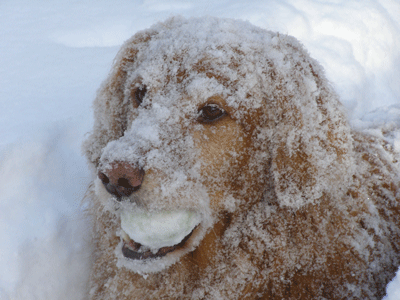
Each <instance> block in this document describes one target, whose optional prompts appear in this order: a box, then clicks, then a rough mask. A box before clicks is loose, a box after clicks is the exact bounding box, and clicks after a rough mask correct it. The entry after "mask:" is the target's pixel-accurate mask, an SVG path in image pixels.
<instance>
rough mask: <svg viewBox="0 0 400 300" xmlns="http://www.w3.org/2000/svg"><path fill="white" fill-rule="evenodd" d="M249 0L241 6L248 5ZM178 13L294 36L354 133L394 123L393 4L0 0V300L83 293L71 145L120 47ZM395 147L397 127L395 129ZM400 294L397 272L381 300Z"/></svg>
mask: <svg viewBox="0 0 400 300" xmlns="http://www.w3.org/2000/svg"><path fill="white" fill-rule="evenodd" d="M246 2H247V3H246ZM174 14H181V15H183V16H186V17H189V16H201V15H213V16H219V17H231V18H240V19H245V20H249V21H250V22H252V23H253V24H256V25H258V26H260V27H264V28H268V29H271V30H277V31H280V32H282V33H289V34H291V35H294V36H295V37H297V38H298V39H300V40H301V41H302V42H303V43H304V44H305V46H306V47H307V48H308V49H309V51H310V53H311V55H312V56H313V57H315V58H317V59H318V60H319V61H320V62H321V63H322V65H323V66H324V67H325V69H326V72H327V75H328V78H329V79H330V80H331V81H332V82H333V83H334V85H335V86H336V88H337V90H338V92H339V94H340V96H341V98H342V101H343V103H344V104H345V106H346V108H347V109H348V116H349V120H350V121H351V124H352V125H353V126H354V127H356V128H359V129H363V128H368V127H371V126H377V125H383V124H384V123H386V124H388V123H390V122H392V123H397V124H398V125H400V84H399V82H400V50H399V49H400V2H399V1H398V0H363V1H360V0H359V1H356V0H326V1H320V0H253V1H251V2H250V4H249V3H248V1H243V0H240V1H239V0H221V1H203V0H196V1H194V0H186V1H184V0H144V1H139V0H134V1H122V0H116V1H105V0H98V1H95V2H92V1H89V0H84V1H69V2H66V1H65V2H64V1H59V0H51V1H46V2H44V1H39V0H31V1H27V0H3V1H1V2H0V300H5V299H24V300H30V299H84V296H83V294H84V292H85V283H86V278H87V276H88V265H89V263H90V247H91V245H90V231H89V230H85V228H88V226H87V225H88V223H87V221H86V220H85V218H84V214H83V211H84V209H83V208H82V207H81V205H80V204H81V199H82V198H83V195H84V193H85V190H86V187H87V185H88V183H89V172H88V171H87V167H86V164H85V160H84V159H83V157H82V156H81V154H80V143H81V141H82V139H83V138H84V135H85V133H87V132H88V131H90V128H91V124H92V114H91V102H92V100H93V98H94V94H95V91H96V88H97V87H98V86H99V84H100V82H101V80H102V79H104V78H105V76H106V74H107V72H108V70H109V68H110V66H111V62H112V60H113V57H114V56H115V54H116V52H117V51H118V48H119V46H120V45H121V43H122V42H123V41H124V40H125V39H127V38H128V37H130V36H131V35H132V34H133V33H135V32H136V31H137V30H140V29H143V28H147V27H149V26H150V25H151V24H153V23H154V22H156V21H159V20H164V19H165V18H166V17H168V16H171V15H174ZM392 138H393V140H392V142H393V144H394V145H395V148H396V149H397V151H399V152H400V132H397V133H396V134H395V135H394V136H393V137H392ZM395 299H397V300H398V299H400V273H399V274H398V276H397V277H396V279H395V280H394V281H393V282H392V283H391V284H389V285H388V296H387V297H386V300H395Z"/></svg>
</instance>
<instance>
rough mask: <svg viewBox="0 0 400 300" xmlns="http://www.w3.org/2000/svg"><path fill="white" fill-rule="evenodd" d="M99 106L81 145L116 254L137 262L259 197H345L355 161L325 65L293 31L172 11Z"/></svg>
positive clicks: (155, 267)
mask: <svg viewBox="0 0 400 300" xmlns="http://www.w3.org/2000/svg"><path fill="white" fill-rule="evenodd" d="M94 108H95V124H94V129H93V132H92V134H91V135H90V137H89V138H88V139H87V140H86V142H85V144H84V149H85V152H86V155H87V157H88V159H89V161H90V162H91V163H92V164H93V165H94V166H95V168H96V175H97V177H96V179H95V193H96V197H97V198H98V199H100V200H101V205H102V208H101V209H104V210H107V211H108V212H111V213H110V214H108V216H110V218H111V216H112V218H113V222H117V223H118V224H121V226H122V229H123V230H120V232H119V233H109V234H119V235H120V236H121V243H120V247H119V249H118V250H117V253H119V254H118V255H119V256H120V259H119V261H120V263H121V264H122V265H125V266H127V267H128V268H130V269H132V270H134V271H137V272H155V271H159V270H161V269H163V268H165V267H167V266H168V265H170V264H172V263H174V262H176V261H177V260H178V259H179V258H180V257H182V256H183V255H185V254H187V253H188V252H190V251H193V250H194V249H199V248H201V247H202V245H203V244H205V243H207V239H208V236H207V234H208V232H210V229H211V228H214V229H215V226H216V224H221V222H222V223H224V224H225V225H226V224H228V223H229V222H230V220H232V218H235V216H237V215H240V214H242V213H243V212H245V211H246V210H249V209H251V208H252V205H253V204H254V203H256V202H259V201H267V202H268V203H269V204H270V205H279V206H283V207H287V209H298V208H299V207H301V206H304V205H306V204H308V203H312V202H316V201H318V199H319V198H320V197H322V196H323V195H324V194H330V195H334V196H335V197H337V196H340V194H341V193H343V190H344V188H345V186H346V185H347V184H346V182H347V181H348V179H349V176H350V174H351V170H348V169H346V168H348V166H350V165H352V164H351V163H350V160H351V155H350V152H351V138H350V134H349V128H348V126H347V124H346V121H345V118H344V116H343V113H342V111H341V108H340V105H339V102H338V100H337V96H336V94H335V93H334V92H333V90H332V88H331V87H330V85H329V83H328V82H327V80H326V78H325V76H324V74H323V71H322V68H321V67H320V66H319V64H318V63H317V62H316V61H315V60H313V59H311V58H310V57H309V55H308V54H307V52H306V51H305V50H304V49H303V47H302V46H301V44H300V43H299V42H298V41H297V40H295V39H294V38H292V37H290V36H286V35H279V34H277V33H273V32H270V31H266V30H263V29H260V28H257V27H255V26H252V25H250V24H249V23H246V22H241V21H235V20H220V19H215V18H202V19H189V20H186V19H183V18H171V19H169V20H167V21H166V22H164V23H159V24H157V25H155V26H153V27H152V28H150V29H148V30H145V31H142V32H139V33H137V34H136V35H135V36H133V37H132V38H131V39H130V40H128V41H127V42H126V43H125V44H124V46H123V47H122V49H121V50H120V52H119V54H118V55H117V57H116V60H115V63H114V66H113V68H112V71H111V73H110V75H109V76H108V78H107V80H106V81H105V82H104V83H103V84H102V86H101V88H100V89H99V91H98V94H97V97H96V100H95V103H94ZM221 220H222V221H221ZM219 226H220V225H219ZM118 227H120V225H118ZM220 227H221V226H220ZM222 227H223V226H222ZM215 232H217V231H215ZM218 232H220V234H222V233H223V230H220V231H218ZM104 234H106V233H104ZM215 235H216V237H215ZM215 238H218V234H214V239H215Z"/></svg>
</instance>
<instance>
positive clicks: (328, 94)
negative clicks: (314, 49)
mask: <svg viewBox="0 0 400 300" xmlns="http://www.w3.org/2000/svg"><path fill="white" fill-rule="evenodd" d="M276 49H277V50H279V52H280V53H282V52H283V53H285V55H284V56H282V55H281V57H282V60H283V62H282V61H276V62H272V63H270V64H269V66H268V68H269V70H267V71H266V74H268V73H269V74H270V75H271V74H272V75H271V76H272V77H273V78H272V79H271V76H270V80H268V81H269V82H267V84H266V86H267V87H266V88H267V89H269V90H268V91H267V93H266V94H267V95H268V96H267V97H268V98H267V99H266V102H267V103H266V105H265V108H266V112H265V113H266V114H267V115H268V118H267V119H269V125H268V132H269V133H270V134H269V138H268V143H269V146H268V148H269V151H270V157H271V170H270V171H271V173H270V175H271V176H272V178H273V182H274V188H275V194H276V197H277V200H278V203H279V204H280V205H285V206H290V207H294V208H299V207H301V206H303V205H305V204H307V203H312V202H316V201H318V199H319V198H321V197H324V196H327V194H330V195H332V196H333V197H340V196H341V194H343V192H344V191H345V188H346V186H348V183H349V182H350V180H351V174H352V166H353V165H354V164H353V162H352V156H353V154H352V138H351V135H350V128H349V125H348V124H347V121H346V117H345V115H344V113H343V111H342V107H341V104H340V103H339V101H338V97H337V95H336V93H335V92H334V91H333V89H332V87H331V86H330V84H329V83H328V81H327V79H326V78H325V76H324V73H323V70H322V67H320V65H319V64H318V63H317V62H316V61H315V60H313V59H312V58H310V56H309V55H308V53H307V52H306V51H305V50H304V49H303V48H302V46H301V45H300V43H298V42H297V40H295V39H294V38H291V37H281V38H280V41H279V43H277V48H276ZM276 57H278V56H276Z"/></svg>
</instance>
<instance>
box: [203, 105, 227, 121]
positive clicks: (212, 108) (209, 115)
mask: <svg viewBox="0 0 400 300" xmlns="http://www.w3.org/2000/svg"><path fill="white" fill-rule="evenodd" d="M225 115H226V112H225V110H223V109H221V108H219V107H218V105H216V104H207V105H206V106H204V107H203V108H201V109H200V110H199V117H198V118H197V121H198V122H200V123H210V122H214V121H216V120H218V119H220V118H222V117H223V116H225Z"/></svg>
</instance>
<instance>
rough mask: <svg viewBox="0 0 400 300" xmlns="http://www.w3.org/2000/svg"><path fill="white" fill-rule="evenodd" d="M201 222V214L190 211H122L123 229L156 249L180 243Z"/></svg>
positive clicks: (143, 243) (136, 240)
mask: <svg viewBox="0 0 400 300" xmlns="http://www.w3.org/2000/svg"><path fill="white" fill-rule="evenodd" d="M199 223H200V216H198V215H197V214H196V213H194V212H190V211H162V212H153V213H149V212H146V211H141V210H139V209H137V210H134V211H131V212H129V211H128V210H124V211H122V212H121V228H122V230H124V231H125V233H127V234H128V235H129V237H130V238H131V239H132V240H134V241H135V242H137V243H140V244H142V245H144V246H147V247H149V248H150V249H155V250H158V249H159V248H162V247H168V246H174V245H178V244H179V243H180V242H181V241H182V240H183V239H184V238H185V237H186V236H187V235H188V234H189V233H190V232H191V231H192V230H193V229H194V228H195V227H196V226H197V225H198V224H199Z"/></svg>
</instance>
